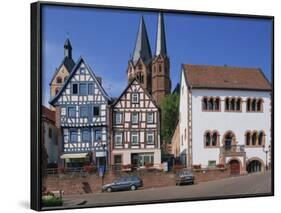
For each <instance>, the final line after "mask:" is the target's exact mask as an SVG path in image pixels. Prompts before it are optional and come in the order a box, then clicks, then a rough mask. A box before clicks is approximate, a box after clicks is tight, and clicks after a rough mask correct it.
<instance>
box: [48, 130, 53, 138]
mask: <svg viewBox="0 0 281 213" xmlns="http://www.w3.org/2000/svg"><path fill="white" fill-rule="evenodd" d="M48 134H49V138H52V135H53V130H52V129H51V128H49V132H48Z"/></svg>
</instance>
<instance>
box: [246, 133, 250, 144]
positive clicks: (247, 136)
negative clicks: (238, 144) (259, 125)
mask: <svg viewBox="0 0 281 213" xmlns="http://www.w3.org/2000/svg"><path fill="white" fill-rule="evenodd" d="M250 144H251V133H250V132H247V133H246V146H250Z"/></svg>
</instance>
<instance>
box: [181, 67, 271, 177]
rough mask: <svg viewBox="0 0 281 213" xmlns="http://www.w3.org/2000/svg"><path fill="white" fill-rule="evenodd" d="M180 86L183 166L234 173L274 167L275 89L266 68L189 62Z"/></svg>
mask: <svg viewBox="0 0 281 213" xmlns="http://www.w3.org/2000/svg"><path fill="white" fill-rule="evenodd" d="M180 85H181V86H180V107H179V113H180V116H179V140H180V143H179V149H180V157H181V161H182V163H183V164H185V165H186V166H187V167H194V166H195V165H196V166H197V168H198V167H207V168H209V167H210V168H214V167H216V166H218V164H221V165H224V166H227V167H229V168H230V169H231V173H232V174H243V173H247V172H256V171H263V170H265V169H266V168H268V166H269V165H270V158H269V157H270V156H268V153H270V149H271V146H270V144H271V140H272V138H271V91H272V90H271V84H270V83H269V82H268V80H267V79H266V78H265V76H264V75H263V73H262V71H261V70H259V69H255V68H241V67H229V66H208V65H190V64H184V65H183V66H182V71H181V84H180ZM176 134H177V133H176ZM221 165H220V166H221Z"/></svg>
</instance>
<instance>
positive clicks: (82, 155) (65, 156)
mask: <svg viewBox="0 0 281 213" xmlns="http://www.w3.org/2000/svg"><path fill="white" fill-rule="evenodd" d="M87 155H88V153H69V154H62V155H61V156H60V158H61V159H71V158H85V157H87Z"/></svg>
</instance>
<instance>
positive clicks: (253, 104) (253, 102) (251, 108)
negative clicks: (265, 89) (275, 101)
mask: <svg viewBox="0 0 281 213" xmlns="http://www.w3.org/2000/svg"><path fill="white" fill-rule="evenodd" d="M262 111H263V100H262V99H258V100H257V99H255V98H254V99H251V98H248V99H247V112H262Z"/></svg>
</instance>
